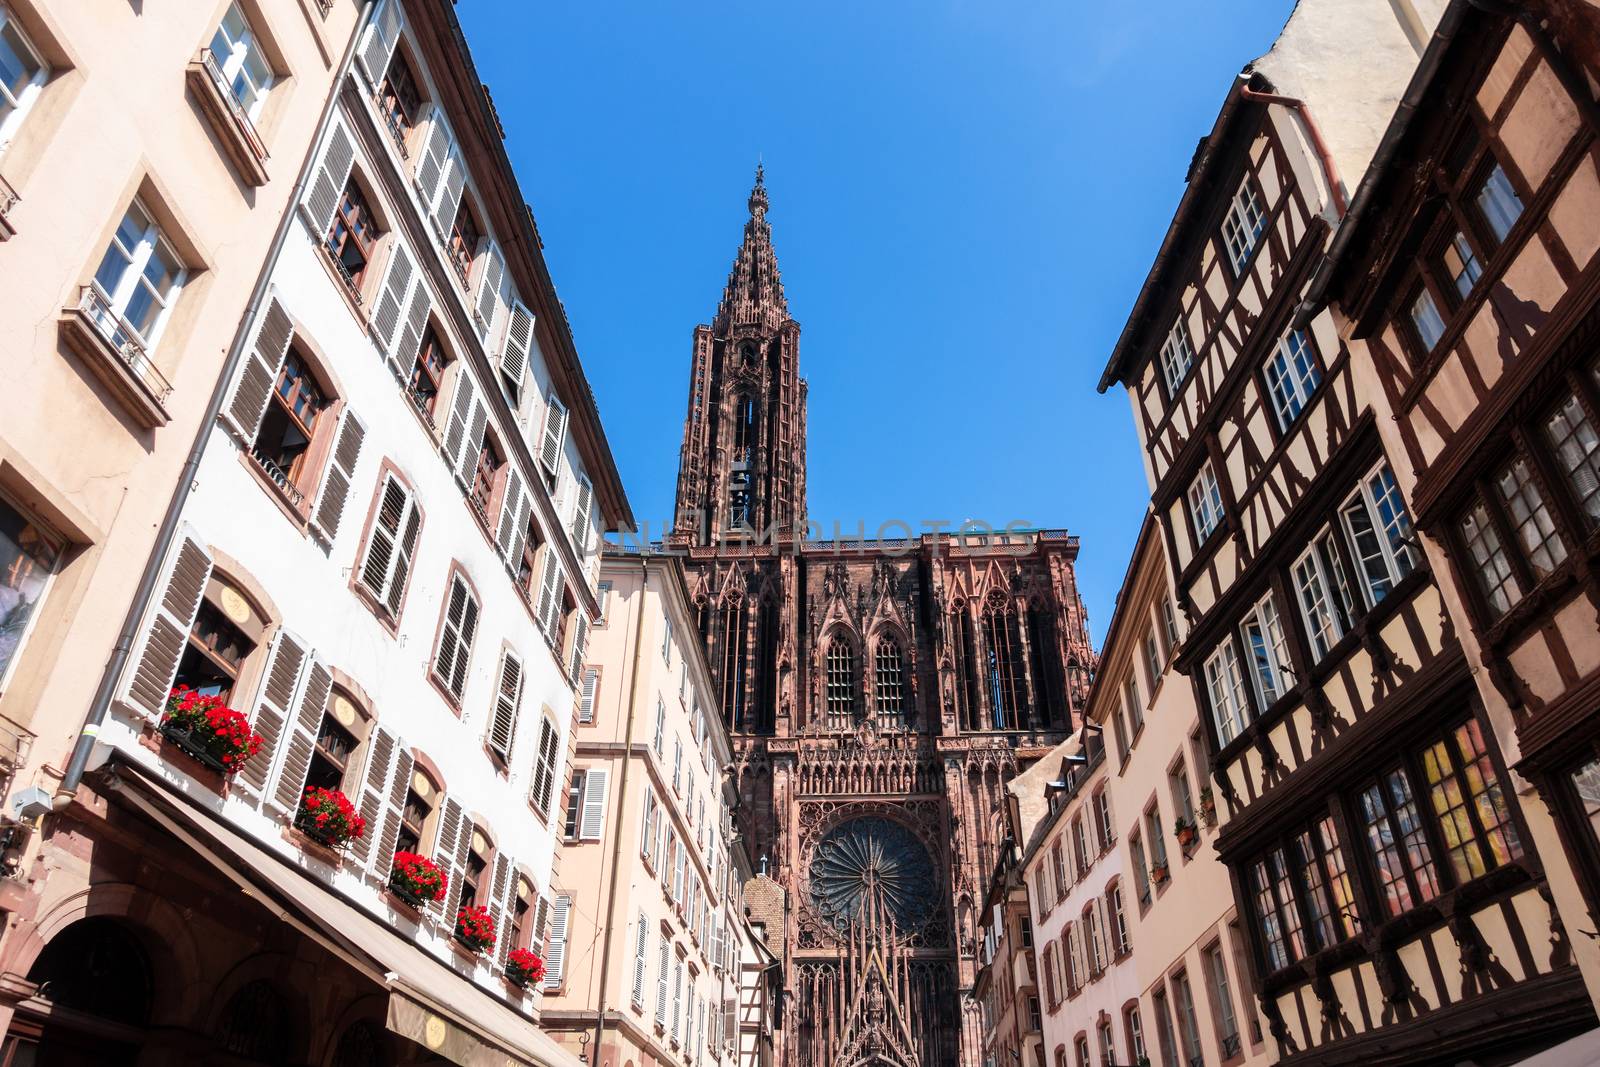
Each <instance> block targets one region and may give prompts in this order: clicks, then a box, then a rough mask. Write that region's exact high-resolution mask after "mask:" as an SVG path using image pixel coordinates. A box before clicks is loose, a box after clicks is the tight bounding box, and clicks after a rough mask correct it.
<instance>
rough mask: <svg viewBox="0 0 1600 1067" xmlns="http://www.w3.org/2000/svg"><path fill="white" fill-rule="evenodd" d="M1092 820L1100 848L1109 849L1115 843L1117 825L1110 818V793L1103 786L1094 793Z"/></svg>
mask: <svg viewBox="0 0 1600 1067" xmlns="http://www.w3.org/2000/svg"><path fill="white" fill-rule="evenodd" d="M1094 820H1095V828H1096V830H1097V831H1098V834H1099V837H1100V848H1101V850H1102V851H1104V850H1106V849H1109V848H1110V847H1111V846H1112V845H1114V844H1116V843H1117V827H1116V824H1115V823H1114V822H1112V820H1111V793H1110V791H1109V790H1107V789H1106V788H1105V787H1103V786H1102V787H1101V788H1100V789H1099V790H1097V791H1096V792H1095V795H1094Z"/></svg>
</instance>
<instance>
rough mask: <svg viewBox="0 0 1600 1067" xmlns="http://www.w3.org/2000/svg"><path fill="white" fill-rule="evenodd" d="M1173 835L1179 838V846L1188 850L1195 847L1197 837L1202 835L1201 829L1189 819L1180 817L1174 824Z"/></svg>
mask: <svg viewBox="0 0 1600 1067" xmlns="http://www.w3.org/2000/svg"><path fill="white" fill-rule="evenodd" d="M1172 836H1173V837H1175V838H1177V839H1178V847H1179V848H1181V849H1183V850H1184V851H1185V852H1187V851H1189V849H1190V848H1191V847H1193V845H1194V842H1195V838H1197V837H1199V836H1200V830H1199V828H1198V827H1197V826H1195V824H1194V823H1192V822H1190V821H1189V820H1188V819H1179V820H1178V821H1177V822H1176V823H1175V824H1173V827H1172Z"/></svg>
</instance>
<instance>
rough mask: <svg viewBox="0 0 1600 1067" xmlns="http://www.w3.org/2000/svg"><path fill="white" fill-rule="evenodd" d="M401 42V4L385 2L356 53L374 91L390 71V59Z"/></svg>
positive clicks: (368, 27) (385, 0) (393, 1)
mask: <svg viewBox="0 0 1600 1067" xmlns="http://www.w3.org/2000/svg"><path fill="white" fill-rule="evenodd" d="M399 40H400V2H399V0H383V3H382V4H381V5H380V6H379V8H378V13H377V14H376V15H374V16H373V17H372V22H371V24H369V25H368V26H367V34H366V38H365V39H364V40H363V41H362V42H361V48H360V50H359V51H358V52H357V53H356V58H357V59H359V60H360V61H361V70H362V72H363V73H365V74H366V76H367V81H369V82H370V83H372V87H373V88H374V89H376V88H377V87H378V85H379V84H380V83H382V81H383V76H384V74H385V73H386V72H387V71H388V69H389V58H390V56H392V55H394V46H395V44H396V42H398V41H399Z"/></svg>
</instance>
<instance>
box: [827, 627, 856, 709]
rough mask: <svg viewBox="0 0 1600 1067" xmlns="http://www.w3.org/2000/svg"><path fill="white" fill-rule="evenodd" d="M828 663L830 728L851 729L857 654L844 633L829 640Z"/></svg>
mask: <svg viewBox="0 0 1600 1067" xmlns="http://www.w3.org/2000/svg"><path fill="white" fill-rule="evenodd" d="M827 663H828V682H827V706H828V728H829V729H833V730H845V729H849V728H850V726H851V725H852V724H853V723H854V722H855V717H856V655H855V649H854V647H852V646H851V644H850V642H849V641H848V640H847V639H846V638H844V637H843V636H842V635H838V634H836V635H834V638H833V640H832V641H831V642H829V644H828V659H827Z"/></svg>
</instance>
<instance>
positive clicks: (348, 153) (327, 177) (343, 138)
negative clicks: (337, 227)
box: [305, 121, 356, 241]
mask: <svg viewBox="0 0 1600 1067" xmlns="http://www.w3.org/2000/svg"><path fill="white" fill-rule="evenodd" d="M355 160H356V146H355V142H354V141H353V140H351V139H350V133H349V131H347V130H346V129H345V128H344V124H343V123H341V122H337V121H336V122H334V124H333V128H332V129H331V130H330V131H329V132H328V143H327V144H326V145H325V146H323V149H322V161H321V162H320V163H318V164H317V174H316V177H315V178H314V179H312V182H311V193H310V195H309V196H307V197H306V199H305V205H306V211H307V212H308V213H309V214H310V215H311V229H312V236H313V237H314V238H316V239H317V240H318V241H320V240H322V238H323V237H324V235H326V234H327V232H328V226H329V225H330V224H331V223H332V222H333V213H334V211H336V210H337V209H338V207H339V197H340V196H341V195H343V193H344V186H345V183H346V182H348V181H349V180H350V167H351V165H352V164H353V163H355Z"/></svg>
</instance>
